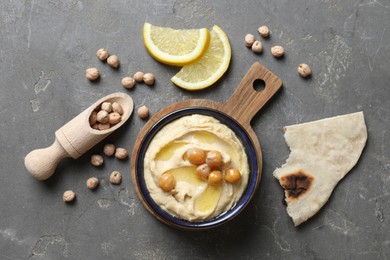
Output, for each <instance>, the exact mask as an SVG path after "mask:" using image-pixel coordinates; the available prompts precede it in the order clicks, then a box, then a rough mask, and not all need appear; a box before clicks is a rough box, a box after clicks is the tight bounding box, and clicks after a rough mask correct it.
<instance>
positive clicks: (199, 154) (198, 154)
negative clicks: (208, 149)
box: [186, 148, 206, 165]
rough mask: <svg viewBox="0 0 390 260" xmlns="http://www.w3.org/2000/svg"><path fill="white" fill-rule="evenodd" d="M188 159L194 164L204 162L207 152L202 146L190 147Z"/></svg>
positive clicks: (187, 154) (187, 152)
mask: <svg viewBox="0 0 390 260" xmlns="http://www.w3.org/2000/svg"><path fill="white" fill-rule="evenodd" d="M186 156H187V159H188V161H190V163H192V164H196V165H199V164H202V163H204V162H205V161H206V153H205V152H204V151H203V150H202V149H200V148H190V149H188V150H187V151H186Z"/></svg>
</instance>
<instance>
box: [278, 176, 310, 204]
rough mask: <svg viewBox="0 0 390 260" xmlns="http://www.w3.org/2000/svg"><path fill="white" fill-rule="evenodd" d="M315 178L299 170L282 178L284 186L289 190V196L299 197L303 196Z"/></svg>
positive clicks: (281, 181)
mask: <svg viewBox="0 0 390 260" xmlns="http://www.w3.org/2000/svg"><path fill="white" fill-rule="evenodd" d="M313 180H314V178H313V177H312V176H310V175H309V174H307V173H306V172H304V171H303V170H299V171H297V172H294V173H291V174H288V175H286V176H283V177H281V178H280V183H281V185H282V187H283V188H284V189H285V190H286V191H287V197H288V198H292V199H297V198H299V197H300V196H303V195H304V194H305V193H306V191H308V190H309V189H310V187H311V185H312V184H313Z"/></svg>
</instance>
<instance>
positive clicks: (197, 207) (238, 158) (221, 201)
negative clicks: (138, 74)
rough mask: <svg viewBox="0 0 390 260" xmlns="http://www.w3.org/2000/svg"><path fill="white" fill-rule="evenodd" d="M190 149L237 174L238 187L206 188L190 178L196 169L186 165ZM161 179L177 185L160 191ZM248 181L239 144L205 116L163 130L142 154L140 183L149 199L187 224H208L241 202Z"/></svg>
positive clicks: (227, 130)
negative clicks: (215, 157) (216, 155)
mask: <svg viewBox="0 0 390 260" xmlns="http://www.w3.org/2000/svg"><path fill="white" fill-rule="evenodd" d="M190 148H200V149H203V150H204V151H212V150H216V151H219V152H220V153H221V154H222V160H223V164H222V170H223V169H227V168H229V167H234V168H236V169H238V170H239V171H240V173H241V179H240V181H239V182H236V183H229V182H226V181H223V182H222V183H221V184H219V185H210V184H208V183H207V181H204V180H202V179H200V178H199V177H197V176H196V175H195V169H196V165H193V164H191V163H190V162H189V161H188V160H186V159H185V153H186V151H187V150H188V149H190ZM164 173H170V174H172V176H173V177H174V179H175V181H176V185H175V187H174V189H172V190H171V191H168V192H167V191H164V190H162V189H161V188H160V187H159V178H160V177H161V175H162V174H164ZM248 177H249V165H248V158H247V155H246V153H245V150H244V147H243V145H242V144H241V142H240V140H239V139H238V138H237V136H236V135H235V133H234V132H233V131H232V130H231V129H230V128H229V127H227V126H226V125H224V124H222V123H220V122H219V121H218V120H217V119H215V118H213V117H210V116H204V115H199V114H195V115H190V116H184V117H181V118H179V119H177V120H175V121H173V122H171V123H169V124H167V125H166V126H164V127H163V128H162V129H161V130H159V131H158V133H157V134H156V135H155V136H154V138H153V140H152V141H151V143H150V144H149V147H148V149H147V151H146V153H145V158H144V178H145V182H146V185H147V188H148V190H149V192H150V195H151V197H152V199H153V200H154V201H155V202H156V203H157V204H158V205H159V206H160V207H161V208H162V209H163V210H165V211H167V212H168V213H170V214H171V215H173V216H176V217H178V218H181V219H185V220H188V221H201V220H206V219H211V218H213V217H215V216H218V215H219V214H221V213H223V212H225V211H227V210H229V209H230V208H231V207H232V206H233V205H234V204H235V203H236V202H237V201H238V200H239V199H240V197H241V195H242V193H243V191H244V190H245V187H246V186H247V183H248Z"/></svg>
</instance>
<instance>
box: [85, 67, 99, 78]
mask: <svg viewBox="0 0 390 260" xmlns="http://www.w3.org/2000/svg"><path fill="white" fill-rule="evenodd" d="M85 76H86V77H87V79H89V80H96V79H97V78H99V76H100V73H99V70H98V69H97V68H89V69H87V70H86V71H85Z"/></svg>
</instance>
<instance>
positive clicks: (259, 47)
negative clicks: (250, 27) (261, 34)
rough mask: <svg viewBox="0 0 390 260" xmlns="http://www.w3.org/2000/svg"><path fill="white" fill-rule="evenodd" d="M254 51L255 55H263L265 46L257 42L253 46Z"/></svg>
mask: <svg viewBox="0 0 390 260" xmlns="http://www.w3.org/2000/svg"><path fill="white" fill-rule="evenodd" d="M252 51H253V52H254V53H261V52H262V51H263V45H262V44H261V41H255V42H254V43H253V45H252Z"/></svg>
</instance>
